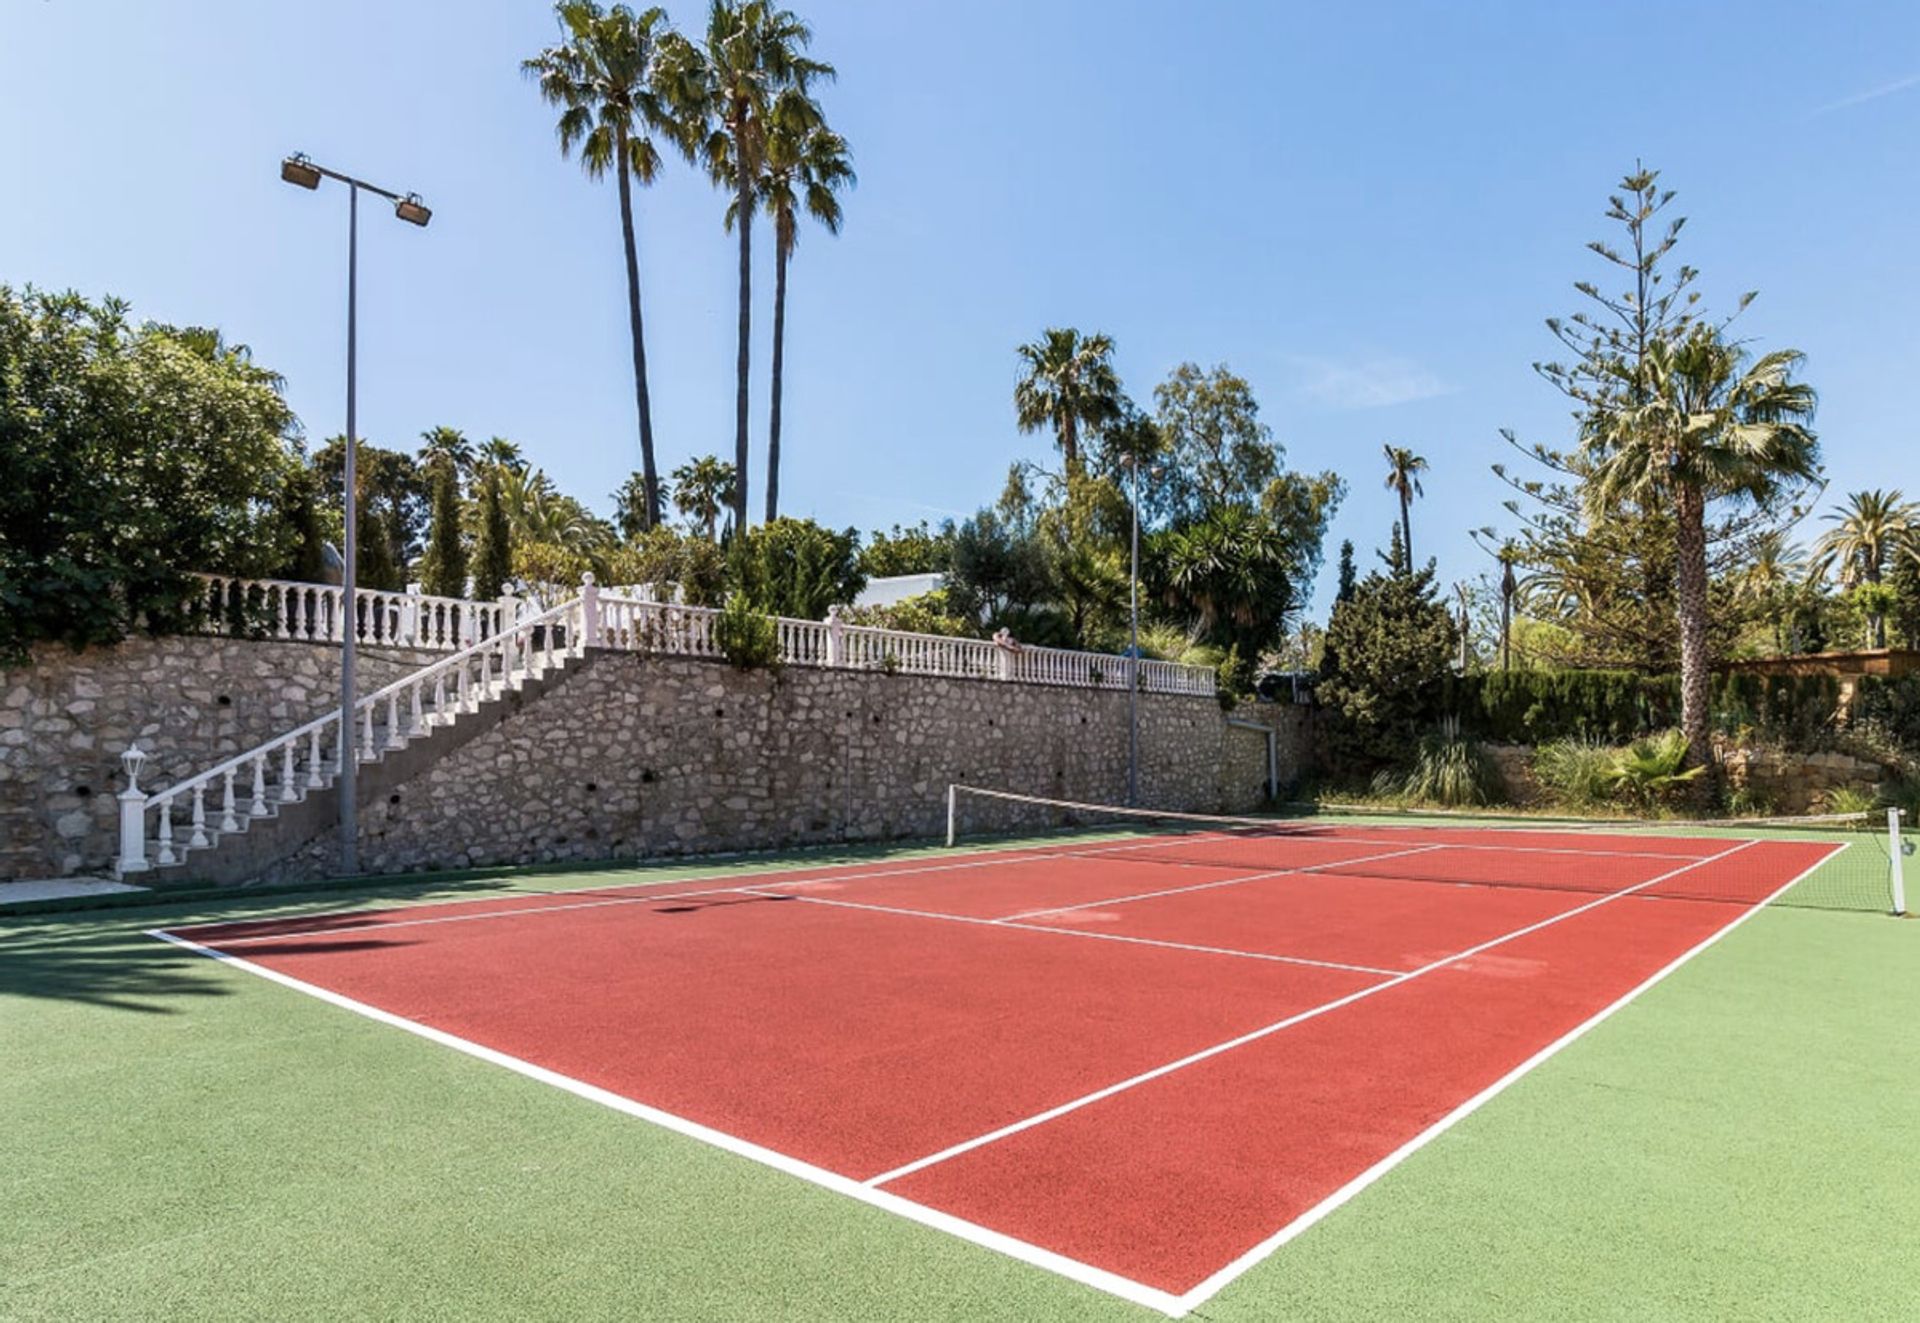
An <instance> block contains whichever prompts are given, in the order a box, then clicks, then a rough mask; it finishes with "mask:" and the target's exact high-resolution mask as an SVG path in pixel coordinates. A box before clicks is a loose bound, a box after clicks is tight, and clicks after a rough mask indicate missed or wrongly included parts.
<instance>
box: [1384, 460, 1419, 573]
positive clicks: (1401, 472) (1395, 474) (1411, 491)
mask: <svg viewBox="0 0 1920 1323" xmlns="http://www.w3.org/2000/svg"><path fill="white" fill-rule="evenodd" d="M1380 450H1381V453H1382V454H1384V455H1385V456H1386V460H1387V490H1388V491H1390V492H1392V493H1393V494H1394V496H1395V497H1396V498H1398V500H1399V502H1400V547H1401V550H1402V552H1403V553H1404V563H1405V564H1406V565H1407V567H1408V568H1409V569H1411V568H1412V566H1413V516H1412V511H1413V498H1414V497H1416V496H1425V495H1426V494H1427V493H1426V489H1425V488H1424V487H1422V486H1421V485H1420V475H1421V474H1422V473H1425V472H1426V471H1427V461H1426V460H1424V459H1422V458H1421V457H1420V456H1419V455H1416V454H1414V453H1413V451H1412V450H1410V449H1408V448H1407V447H1406V446H1382V447H1380Z"/></svg>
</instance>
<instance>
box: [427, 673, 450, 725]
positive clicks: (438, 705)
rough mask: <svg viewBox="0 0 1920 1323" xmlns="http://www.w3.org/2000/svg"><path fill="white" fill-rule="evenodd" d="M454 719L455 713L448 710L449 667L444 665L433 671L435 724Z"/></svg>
mask: <svg viewBox="0 0 1920 1323" xmlns="http://www.w3.org/2000/svg"><path fill="white" fill-rule="evenodd" d="M451 720H453V714H452V713H450V712H448V711H447V668H446V667H444V666H442V667H441V668H440V669H439V670H437V671H435V672H434V673H433V716H432V717H431V718H430V721H431V722H432V724H433V725H436V726H441V725H445V724H446V723H447V722H449V721H451Z"/></svg>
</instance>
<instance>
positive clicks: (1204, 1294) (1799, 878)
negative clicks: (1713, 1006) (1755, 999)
mask: <svg viewBox="0 0 1920 1323" xmlns="http://www.w3.org/2000/svg"><path fill="white" fill-rule="evenodd" d="M1750 844H1751V842H1750ZM1850 844H1851V843H1850V842H1845V841H1843V842H1841V843H1839V844H1837V845H1835V846H1834V847H1833V848H1832V849H1831V850H1829V851H1827V853H1825V854H1823V855H1821V856H1820V858H1819V859H1817V860H1815V861H1814V862H1813V863H1812V864H1810V865H1809V866H1808V867H1807V868H1806V869H1805V870H1804V871H1802V872H1801V873H1799V874H1797V875H1795V877H1794V878H1793V880H1792V881H1790V882H1787V883H1785V884H1784V885H1782V886H1780V887H1779V888H1777V889H1776V890H1774V891H1773V892H1771V893H1770V894H1768V895H1767V896H1766V897H1765V898H1764V899H1762V900H1760V901H1758V902H1756V903H1755V904H1754V905H1752V906H1751V907H1749V908H1748V909H1747V910H1746V911H1745V912H1743V913H1742V914H1740V915H1739V917H1737V918H1735V919H1734V920H1733V921H1732V922H1730V923H1727V924H1725V925H1723V926H1722V927H1720V928H1717V929H1715V930H1714V931H1713V932H1712V933H1710V934H1708V935H1707V936H1706V937H1705V938H1704V939H1703V940H1701V941H1700V942H1697V943H1695V944H1694V945H1693V946H1691V947H1689V948H1688V949H1687V950H1685V951H1683V952H1681V953H1680V954H1679V955H1678V956H1676V957H1675V958H1674V959H1673V960H1672V961H1671V962H1670V963H1668V964H1666V965H1664V966H1662V967H1661V968H1660V969H1658V970H1656V971H1654V973H1653V974H1651V975H1649V976H1648V977H1647V978H1646V979H1645V980H1643V981H1642V982H1641V983H1639V984H1638V985H1637V986H1635V987H1633V988H1631V989H1629V990H1628V991H1627V992H1625V993H1623V994H1622V995H1621V996H1620V997H1619V998H1618V999H1617V1000H1615V1001H1612V1002H1610V1003H1608V1004H1607V1005H1606V1006H1603V1007H1602V1008H1601V1009H1600V1010H1598V1011H1596V1012H1595V1013H1594V1014H1593V1015H1592V1016H1590V1017H1588V1018H1587V1019H1585V1020H1583V1021H1581V1022H1580V1023H1579V1024H1577V1025H1575V1026H1574V1027H1573V1028H1572V1029H1569V1030H1568V1031H1567V1032H1566V1033H1564V1034H1562V1035H1561V1036H1560V1037H1559V1038H1556V1039H1554V1041H1553V1042H1551V1043H1549V1044H1547V1045H1546V1046H1545V1047H1543V1048H1541V1049H1540V1050H1539V1051H1538V1052H1535V1053H1534V1054H1533V1055H1532V1056H1530V1057H1528V1058H1527V1059H1526V1060H1525V1061H1522V1062H1521V1063H1520V1064H1519V1065H1517V1066H1515V1067H1514V1068H1513V1069H1512V1070H1510V1071H1508V1072H1507V1073H1506V1074H1504V1075H1502V1076H1501V1077H1500V1078H1499V1079H1497V1080H1495V1081H1494V1082H1493V1083H1491V1084H1489V1085H1488V1086H1487V1087H1486V1088H1484V1089H1482V1090H1480V1092H1478V1093H1476V1094H1474V1095H1473V1096H1472V1097H1471V1098H1469V1099H1467V1100H1466V1101H1465V1102H1463V1103H1461V1104H1460V1105H1459V1106H1458V1107H1455V1108H1454V1109H1453V1110H1452V1111H1450V1112H1448V1113H1447V1114H1446V1115H1445V1116H1443V1117H1441V1118H1440V1119H1439V1120H1437V1121H1435V1122H1433V1123H1432V1124H1431V1125H1429V1126H1428V1127H1427V1128H1426V1129H1424V1130H1422V1131H1421V1132H1420V1133H1419V1134H1417V1135H1415V1136H1414V1137H1413V1138H1411V1139H1409V1140H1408V1141H1407V1142H1406V1143H1404V1144H1402V1145H1401V1146H1400V1147H1399V1148H1397V1149H1395V1150H1394V1151H1393V1152H1391V1153H1389V1154H1387V1155H1386V1156H1385V1157H1384V1158H1381V1159H1380V1160H1379V1161H1378V1162H1376V1163H1374V1164H1373V1165H1372V1166H1371V1167H1368V1168H1367V1169H1366V1170H1365V1171H1363V1172H1361V1173H1360V1174H1359V1175H1358V1176H1355V1177H1354V1178H1353V1179H1352V1180H1350V1181H1348V1182H1347V1183H1346V1184H1345V1185H1343V1186H1341V1187H1340V1188H1339V1189H1337V1190H1335V1191H1334V1192H1333V1193H1332V1194H1330V1195H1328V1196H1326V1197H1325V1198H1324V1199H1322V1200H1320V1202H1319V1203H1317V1204H1315V1205H1313V1207H1311V1208H1309V1209H1307V1211H1306V1212H1304V1213H1302V1214H1300V1215H1299V1216H1298V1217H1296V1218H1294V1219H1293V1221H1291V1222H1289V1223H1287V1225H1286V1226H1284V1227H1282V1228H1280V1230H1278V1231H1276V1232H1274V1233H1273V1234H1272V1235H1271V1236H1269V1237H1267V1238H1266V1239H1265V1240H1263V1241H1261V1242H1260V1243H1259V1244H1258V1245H1255V1246H1254V1247H1253V1248H1252V1249H1250V1250H1248V1251H1247V1252H1246V1253H1244V1254H1242V1255H1241V1256H1240V1257H1239V1258H1237V1259H1235V1260H1234V1261H1233V1262H1232V1263H1229V1264H1228V1265H1227V1266H1226V1267H1224V1268H1222V1269H1220V1270H1219V1271H1218V1272H1216V1273H1214V1274H1213V1275H1212V1276H1210V1277H1208V1278H1207V1279H1206V1280H1205V1281H1203V1282H1201V1283H1200V1284H1199V1285H1198V1286H1195V1287H1193V1288H1192V1289H1190V1290H1188V1291H1186V1292H1184V1293H1183V1294H1182V1295H1181V1296H1180V1297H1179V1307H1180V1308H1179V1314H1176V1315H1175V1317H1180V1316H1182V1315H1185V1314H1187V1313H1188V1312H1190V1311H1192V1310H1194V1309H1197V1308H1199V1307H1200V1306H1201V1305H1203V1304H1205V1303H1206V1302H1207V1301H1208V1300H1211V1299H1212V1298H1213V1297H1214V1296H1216V1295H1218V1294H1219V1293H1220V1292H1221V1291H1222V1290H1224V1289H1225V1288H1226V1287H1227V1286H1228V1285H1230V1284H1231V1283H1232V1282H1233V1281H1235V1280H1236V1279H1237V1278H1239V1277H1240V1276H1241V1275H1242V1274H1244V1273H1246V1272H1247V1271H1248V1270H1250V1269H1252V1268H1254V1267H1256V1266H1257V1265H1259V1264H1260V1263H1262V1262H1264V1261H1265V1260H1266V1259H1267V1258H1269V1257H1270V1256H1271V1255H1272V1254H1273V1253H1274V1252H1275V1251H1277V1250H1279V1249H1280V1248H1281V1247H1282V1246H1284V1245H1286V1244H1288V1243H1289V1242H1290V1241H1292V1240H1294V1239H1296V1238H1298V1237H1299V1236H1300V1235H1301V1234H1302V1233H1303V1232H1305V1231H1308V1230H1310V1229H1311V1228H1312V1227H1314V1226H1316V1225H1318V1224H1319V1223H1320V1222H1321V1221H1322V1220H1323V1219H1325V1218H1326V1217H1327V1215H1328V1214H1330V1213H1332V1212H1334V1211H1335V1210H1336V1209H1338V1208H1340V1207H1341V1206H1342V1205H1344V1204H1346V1203H1347V1202H1348V1201H1349V1200H1351V1199H1352V1198H1353V1197H1354V1196H1355V1195H1357V1194H1359V1193H1360V1192H1361V1191H1362V1190H1365V1189H1366V1188H1367V1187H1368V1186H1370V1185H1372V1184H1373V1183H1374V1182H1375V1181H1378V1180H1379V1179H1380V1178H1381V1177H1382V1176H1385V1175H1386V1174H1387V1173H1388V1172H1390V1171H1392V1170H1393V1169H1394V1168H1395V1167H1397V1166H1399V1165H1400V1164H1401V1163H1403V1162H1405V1161H1406V1160H1407V1159H1408V1158H1410V1157H1412V1156H1413V1155H1414V1154H1415V1153H1417V1152H1419V1151H1420V1150H1421V1149H1423V1148H1425V1147H1426V1146H1427V1145H1428V1144H1430V1143H1432V1142H1433V1141H1434V1140H1435V1139H1438V1138H1439V1137H1440V1136H1441V1135H1442V1134H1444V1133H1446V1132H1447V1131H1448V1130H1451V1129H1452V1128H1453V1127H1454V1126H1455V1125H1458V1124H1459V1123H1460V1122H1461V1121H1464V1120H1466V1118H1467V1117H1469V1116H1471V1115H1473V1114H1474V1113H1475V1112H1477V1111H1479V1110H1480V1109H1481V1108H1482V1107H1484V1106H1485V1105H1486V1104H1487V1103H1489V1102H1491V1101H1492V1100H1493V1099H1494V1098H1496V1097H1497V1096H1499V1095H1500V1094H1502V1093H1504V1092H1505V1091H1506V1090H1507V1089H1508V1088H1509V1087H1510V1086H1512V1085H1513V1084H1515V1083H1516V1082H1518V1081H1519V1080H1520V1078H1521V1077H1522V1076H1525V1075H1527V1074H1529V1073H1531V1072H1532V1071H1533V1070H1534V1069H1535V1068H1536V1067H1538V1066H1540V1065H1541V1064H1543V1063H1544V1062H1546V1061H1547V1060H1548V1059H1549V1058H1551V1057H1553V1056H1555V1055H1557V1054H1558V1053H1559V1052H1560V1051H1561V1049H1563V1048H1565V1047H1567V1046H1569V1045H1570V1044H1572V1043H1574V1042H1575V1041H1577V1040H1578V1039H1579V1038H1581V1037H1582V1036H1584V1035H1585V1034H1586V1033H1587V1031H1588V1030H1590V1029H1593V1028H1595V1027H1597V1026H1598V1025H1600V1024H1601V1023H1602V1022H1604V1021H1606V1020H1608V1019H1610V1018H1611V1017H1612V1016H1613V1014H1614V1012H1616V1011H1618V1010H1620V1009H1621V1008H1622V1007H1624V1006H1626V1005H1627V1004H1628V1003H1629V1002H1631V1001H1633V1000H1635V999H1636V998H1637V997H1639V996H1640V995H1641V994H1642V993H1644V992H1646V991H1647V990H1648V989H1649V988H1651V987H1653V986H1654V985H1655V984H1657V983H1659V982H1661V981H1662V980H1663V979H1665V978H1666V977H1667V976H1668V975H1669V974H1672V973H1673V972H1674V971H1675V970H1677V969H1679V968H1680V967H1681V966H1682V965H1684V964H1686V963H1687V962H1688V961H1689V960H1692V959H1693V958H1694V957H1695V956H1697V955H1699V954H1700V953H1701V952H1702V951H1705V950H1706V949H1707V948H1708V947H1710V946H1712V945H1713V944H1714V943H1715V942H1717V941H1719V940H1720V939H1721V938H1723V937H1725V936H1726V935H1727V934H1728V933H1730V932H1732V931H1733V930H1734V929H1735V928H1738V927H1739V926H1740V925H1741V924H1743V923H1745V922H1746V921H1747V920H1748V919H1751V918H1752V917H1753V916H1754V915H1756V914H1758V913H1759V912H1760V911H1761V910H1763V909H1765V908H1767V906H1769V905H1771V904H1772V903H1773V902H1774V901H1776V900H1778V899H1779V898H1780V897H1781V896H1783V895H1785V894H1786V893H1787V892H1789V891H1791V890H1792V889H1793V888H1794V887H1796V886H1798V885H1800V883H1801V882H1803V881H1805V880H1806V879H1807V878H1808V877H1809V876H1811V875H1812V874H1813V873H1814V872H1815V871H1816V870H1818V869H1819V868H1820V867H1822V866H1823V865H1825V864H1826V863H1827V862H1828V861H1829V860H1831V859H1832V858H1833V857H1834V856H1835V855H1838V854H1839V853H1840V852H1841V851H1843V850H1845V849H1847V848H1848V846H1849V845H1850Z"/></svg>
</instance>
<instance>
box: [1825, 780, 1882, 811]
mask: <svg viewBox="0 0 1920 1323" xmlns="http://www.w3.org/2000/svg"><path fill="white" fill-rule="evenodd" d="M1877 803H1879V796H1877V795H1875V794H1874V793H1873V792H1872V791H1870V790H1862V789H1860V788H1859V787H1858V786H1835V787H1834V788H1833V789H1831V790H1829V791H1827V793H1826V794H1825V795H1823V796H1822V797H1821V803H1820V807H1821V810H1822V811H1823V812H1826V813H1871V812H1873V810H1874V806H1875V805H1876V804H1877Z"/></svg>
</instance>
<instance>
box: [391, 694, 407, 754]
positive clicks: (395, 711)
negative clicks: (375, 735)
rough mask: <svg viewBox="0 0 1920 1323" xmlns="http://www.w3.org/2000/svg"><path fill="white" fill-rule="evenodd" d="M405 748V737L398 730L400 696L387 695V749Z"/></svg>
mask: <svg viewBox="0 0 1920 1323" xmlns="http://www.w3.org/2000/svg"><path fill="white" fill-rule="evenodd" d="M406 746H407V737H406V735H405V733H404V732H402V731H401V729H400V695H399V694H396V693H389V694H388V695H387V747H388V748H389V749H404V748H405V747H406Z"/></svg>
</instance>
